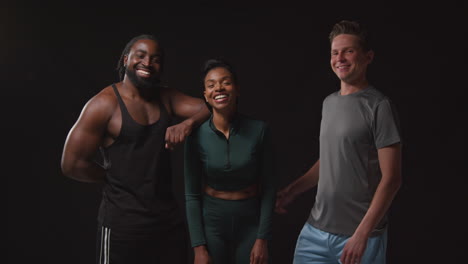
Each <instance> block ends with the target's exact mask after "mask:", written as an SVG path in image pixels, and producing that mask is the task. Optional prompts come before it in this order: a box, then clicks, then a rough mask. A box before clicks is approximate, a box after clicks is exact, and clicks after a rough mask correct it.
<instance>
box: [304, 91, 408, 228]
mask: <svg viewBox="0 0 468 264" xmlns="http://www.w3.org/2000/svg"><path fill="white" fill-rule="evenodd" d="M400 141H401V137H400V130H399V122H398V118H397V114H396V111H395V108H394V107H393V106H392V103H391V102H390V100H389V99H388V98H387V97H386V96H384V95H383V94H382V93H381V92H379V91H378V90H376V89H374V88H373V87H368V88H366V89H363V90H361V91H358V92H355V93H352V94H349V95H340V92H339V91H338V92H335V93H333V94H331V95H329V96H327V98H325V100H324V101H323V108H322V122H321V125H320V167H319V168H320V170H319V182H318V189H317V196H316V199H315V204H314V206H313V208H312V210H311V213H310V216H309V219H308V222H309V223H310V224H311V225H313V226H314V227H316V228H318V229H321V230H323V231H326V232H329V233H334V234H342V235H352V234H353V233H354V231H355V230H356V228H357V226H358V225H359V223H360V222H361V220H362V218H363V217H364V215H365V214H366V212H367V209H368V208H369V205H370V202H371V200H372V197H373V195H374V193H375V191H376V188H377V185H378V184H379V182H380V179H381V177H382V175H381V171H380V166H379V160H378V155H377V150H378V149H379V148H383V147H386V146H389V145H392V144H395V143H398V142H400ZM386 224H387V217H386V216H385V217H384V218H383V219H382V221H381V222H380V223H379V224H378V225H377V227H376V229H375V230H374V231H373V232H372V234H371V235H378V234H380V233H381V232H382V231H383V230H384V228H385V227H386Z"/></svg>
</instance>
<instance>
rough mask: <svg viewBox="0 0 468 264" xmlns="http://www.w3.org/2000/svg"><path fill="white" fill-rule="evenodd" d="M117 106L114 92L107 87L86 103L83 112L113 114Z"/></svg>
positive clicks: (110, 87)
mask: <svg viewBox="0 0 468 264" xmlns="http://www.w3.org/2000/svg"><path fill="white" fill-rule="evenodd" d="M117 106H118V101H117V97H116V95H115V93H114V90H113V88H112V86H107V87H105V88H103V89H102V90H101V91H100V92H99V93H97V94H96V95H94V96H93V97H91V99H89V100H88V102H86V105H85V107H84V110H85V111H92V112H97V113H102V114H105V113H113V112H114V110H115V108H116V107H117Z"/></svg>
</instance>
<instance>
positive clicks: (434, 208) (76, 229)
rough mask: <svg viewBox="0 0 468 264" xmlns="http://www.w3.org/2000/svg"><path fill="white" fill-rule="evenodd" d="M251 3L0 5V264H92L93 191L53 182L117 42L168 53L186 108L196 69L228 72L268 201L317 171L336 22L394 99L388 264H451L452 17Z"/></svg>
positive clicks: (281, 222)
mask: <svg viewBox="0 0 468 264" xmlns="http://www.w3.org/2000/svg"><path fill="white" fill-rule="evenodd" d="M176 3H177V1H174V2H173V3H172V4H176ZM254 3H255V2H254V1H250V2H247V1H245V2H239V1H238V2H232V3H230V4H225V3H222V2H216V1H202V2H197V3H196V4H194V3H192V5H190V6H188V5H186V4H184V2H180V3H178V5H173V7H168V6H164V5H162V4H161V3H160V2H158V1H152V2H150V3H147V2H124V3H120V4H118V3H114V4H112V6H108V7H107V8H104V7H99V8H98V7H97V6H96V5H97V4H98V2H97V1H96V3H94V5H89V6H86V5H85V4H84V3H83V2H79V1H74V2H67V1H63V2H60V3H54V4H51V3H47V2H40V1H37V2H36V3H35V4H23V3H21V2H15V3H3V4H2V9H1V11H0V12H1V13H0V22H1V24H0V27H1V28H0V32H1V35H2V38H1V40H2V41H1V43H0V48H1V49H0V50H2V52H1V53H0V54H1V57H0V61H1V68H0V69H1V72H2V73H1V83H2V104H1V105H2V117H3V118H2V119H3V120H2V134H3V135H4V136H3V137H2V138H3V142H4V143H6V148H3V152H4V155H3V158H2V161H3V162H2V163H3V164H4V165H6V166H3V167H4V172H3V173H2V176H3V177H7V188H6V189H7V193H8V194H7V212H6V215H7V223H6V225H4V229H6V230H5V231H6V233H7V239H6V240H4V242H6V243H7V255H6V256H7V263H31V262H40V263H53V264H55V263H69V264H74V263H77V264H82V263H94V254H95V253H94V250H95V231H96V229H95V227H96V213H97V208H98V204H99V200H100V190H101V189H100V186H98V185H93V184H85V183H80V182H77V181H74V180H71V179H69V178H66V177H64V176H63V175H62V174H61V172H60V158H61V152H62V148H63V144H64V142H65V138H66V135H67V133H68V131H69V129H70V128H71V126H72V125H73V124H74V122H75V121H76V119H77V118H78V116H79V114H80V111H81V109H82V107H83V105H84V104H85V103H86V101H87V100H88V99H89V98H90V97H91V96H93V95H94V94H96V93H97V92H99V91H100V90H101V89H102V88H104V87H105V86H107V85H109V84H111V83H112V82H115V81H117V80H118V74H117V72H116V71H115V70H114V68H115V66H116V63H117V61H118V59H119V57H120V54H121V52H122V50H123V48H124V46H125V44H126V43H127V42H128V41H129V40H130V39H131V38H132V37H134V36H136V35H139V34H142V33H152V34H155V35H157V36H158V37H159V38H160V40H161V44H162V45H163V46H164V47H165V50H166V53H167V58H166V59H167V60H166V64H165V72H164V77H163V79H164V82H165V83H167V84H168V85H170V86H172V87H175V88H177V89H179V90H180V91H182V92H185V93H187V94H189V95H192V96H197V97H201V94H202V90H201V85H200V80H201V79H200V78H201V76H200V75H199V69H200V66H201V65H202V63H203V62H204V61H205V60H206V59H208V58H211V57H216V56H223V57H225V58H226V59H228V60H229V61H231V62H232V64H234V66H235V67H236V68H237V72H238V75H239V79H240V85H241V98H240V104H239V107H240V111H241V112H244V113H247V114H249V115H251V116H254V117H256V118H260V119H264V120H266V121H268V122H269V123H270V124H271V126H272V128H273V136H274V142H275V149H276V153H275V154H276V159H277V165H278V166H277V167H278V169H277V171H278V173H279V176H280V187H283V186H285V185H286V184H288V183H290V182H291V181H292V180H294V179H295V178H297V177H299V176H300V175H301V174H302V173H304V172H305V170H307V169H308V168H309V167H310V166H311V165H312V164H313V163H314V162H315V161H316V159H317V158H318V133H319V123H320V111H321V104H322V100H323V99H324V97H325V96H326V95H328V94H330V93H332V92H333V91H335V90H336V89H338V87H339V82H338V80H337V78H336V77H335V76H334V74H333V72H332V71H331V69H330V66H329V51H330V50H329V46H330V45H329V42H328V38H327V37H328V33H329V31H330V30H331V27H332V25H333V24H334V23H336V22H338V21H340V20H341V19H357V20H359V21H361V22H362V23H364V24H366V25H367V26H368V28H369V29H370V31H371V32H372V34H373V40H374V50H375V53H376V56H375V60H374V62H373V63H372V64H371V65H370V67H369V70H368V77H369V80H370V82H371V83H372V84H374V86H375V87H376V88H377V89H379V90H381V91H382V92H384V93H385V94H386V95H388V96H389V97H390V98H391V99H392V100H393V102H394V103H395V105H396V107H397V110H398V112H399V115H400V119H401V124H402V135H403V139H404V148H403V177H404V182H403V186H402V188H401V189H400V191H399V193H398V194H397V197H396V198H395V200H394V203H393V205H392V207H391V210H390V221H391V224H390V229H389V243H388V262H389V263H392V264H394V263H398V264H400V263H459V262H460V261H461V262H463V261H464V258H463V256H464V255H466V254H463V253H464V251H466V248H467V246H468V243H467V242H466V240H467V235H468V232H467V223H468V222H467V218H466V217H464V216H463V213H464V211H466V209H467V202H468V199H467V198H468V195H467V191H468V190H467V185H466V184H467V180H466V178H467V176H468V174H467V172H466V171H467V170H466V164H467V154H466V152H465V151H466V149H467V144H466V137H467V136H466V135H467V129H466V128H465V127H466V123H467V116H466V114H467V111H466V103H465V101H466V89H467V88H468V87H467V85H466V76H467V70H468V67H467V66H466V65H467V64H468V56H467V50H468V45H467V44H468V43H467V41H466V38H467V30H466V28H467V26H468V23H467V22H466V19H467V17H468V12H467V11H468V9H467V4H466V3H463V2H462V1H459V2H449V1H437V3H436V4H431V3H429V2H421V3H413V2H411V1H406V2H402V3H396V2H393V1H373V2H371V3H366V4H364V3H360V2H352V1H342V2H339V1H333V2H329V3H320V4H319V3H315V2H313V1H310V2H307V4H306V2H304V3H295V2H293V1H287V3H283V5H278V6H275V5H273V4H272V3H265V4H263V5H260V4H258V5H254ZM174 6H177V8H176V7H174ZM54 10H55V11H54ZM181 155H182V149H181V148H180V147H179V148H177V149H176V150H175V151H174V159H173V163H174V164H173V165H174V181H175V183H176V184H175V186H174V191H175V193H176V195H177V197H178V200H179V202H180V203H181V206H183V186H182V177H183V176H182V169H181V166H182V159H181V158H182V156H181ZM5 157H6V159H5ZM314 195H315V191H314V190H311V191H309V192H307V193H304V194H303V195H301V196H300V197H299V198H298V199H297V200H296V202H295V203H294V204H293V205H291V206H290V207H289V214H287V215H284V216H275V219H274V220H275V222H274V240H273V242H272V247H273V259H274V263H277V264H288V263H291V260H292V254H293V250H294V246H295V241H296V238H297V235H298V233H299V231H300V229H301V227H302V225H303V224H304V222H305V220H306V219H307V216H308V213H309V210H310V208H311V206H312V204H313V201H314ZM182 208H183V207H182ZM3 258H5V257H3ZM465 258H466V257H465ZM2 262H3V261H2Z"/></svg>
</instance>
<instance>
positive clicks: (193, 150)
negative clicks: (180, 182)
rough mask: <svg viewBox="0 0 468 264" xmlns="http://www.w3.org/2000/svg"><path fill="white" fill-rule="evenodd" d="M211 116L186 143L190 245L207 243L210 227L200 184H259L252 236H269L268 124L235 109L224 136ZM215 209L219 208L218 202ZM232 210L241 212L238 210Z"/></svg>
mask: <svg viewBox="0 0 468 264" xmlns="http://www.w3.org/2000/svg"><path fill="white" fill-rule="evenodd" d="M212 118H213V117H211V118H210V119H209V120H207V121H206V122H204V123H203V124H202V125H201V126H200V127H199V128H198V129H197V130H195V131H193V132H192V134H191V135H190V136H189V137H188V138H187V140H186V143H185V154H184V155H185V165H184V166H185V171H184V175H185V199H186V210H187V221H188V226H189V231H190V237H191V241H192V247H195V246H198V245H204V244H207V237H208V236H210V237H211V234H210V232H211V231H210V230H212V229H213V228H214V227H212V226H208V225H211V222H208V223H207V222H205V221H204V215H203V214H204V213H205V212H206V211H207V210H209V211H215V210H214V209H208V208H207V207H206V204H205V203H204V202H203V196H204V194H203V186H204V185H208V186H210V187H212V188H213V189H215V190H218V191H235V190H241V189H244V188H247V187H248V186H251V185H253V184H258V185H259V187H260V196H259V197H258V200H257V201H258V202H257V207H256V208H257V209H255V210H257V211H258V213H259V216H258V220H257V221H258V222H257V224H258V228H257V227H255V228H256V236H255V238H260V239H270V238H271V225H272V218H273V206H274V204H275V197H276V177H275V174H274V172H273V169H272V167H273V161H272V153H271V141H270V140H271V139H270V133H269V130H268V127H267V125H266V123H265V122H263V121H259V120H254V119H251V118H249V117H247V116H245V115H242V114H237V115H236V116H235V118H234V119H233V121H232V123H231V124H230V132H229V139H227V138H226V137H225V136H224V134H223V133H222V132H220V131H218V130H217V129H216V127H215V126H214V124H213V121H212ZM202 208H203V209H202ZM218 210H220V212H222V211H223V210H224V209H223V208H221V205H220V208H218ZM237 214H239V215H238V217H241V214H242V210H239V211H238V212H237ZM253 219H257V218H253ZM241 228H242V227H241ZM245 228H251V226H246V227H245ZM213 235H214V234H213ZM224 239H227V240H230V239H229V238H227V237H225V238H224ZM208 247H209V245H208ZM208 249H209V250H210V251H212V249H210V248H208ZM250 250H251V248H250V249H249V252H250Z"/></svg>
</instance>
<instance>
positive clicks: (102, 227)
mask: <svg viewBox="0 0 468 264" xmlns="http://www.w3.org/2000/svg"><path fill="white" fill-rule="evenodd" d="M103 236H104V226H101V241H100V244H101V246H100V248H99V264H101V263H102V245H103V242H104V241H103V240H102V237H103Z"/></svg>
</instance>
